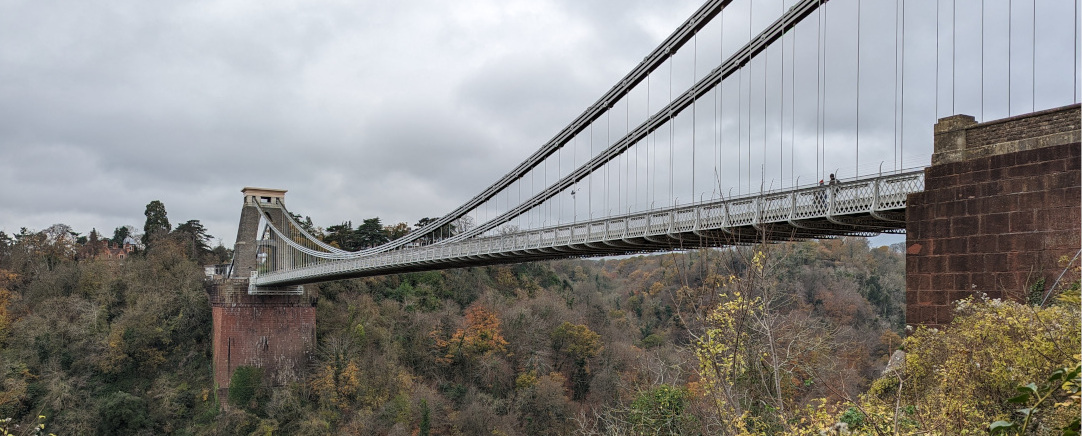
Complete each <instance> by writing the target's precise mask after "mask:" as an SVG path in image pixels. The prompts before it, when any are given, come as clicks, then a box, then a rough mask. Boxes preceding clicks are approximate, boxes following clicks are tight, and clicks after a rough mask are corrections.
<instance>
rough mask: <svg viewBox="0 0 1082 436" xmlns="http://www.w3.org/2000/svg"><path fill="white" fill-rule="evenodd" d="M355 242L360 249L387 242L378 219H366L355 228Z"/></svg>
mask: <svg viewBox="0 0 1082 436" xmlns="http://www.w3.org/2000/svg"><path fill="white" fill-rule="evenodd" d="M357 241H358V242H359V243H360V244H361V246H362V247H365V248H371V247H375V246H377V245H382V244H385V243H386V242H387V235H386V234H384V233H383V224H380V222H379V218H378V217H376V218H368V219H366V220H364V222H363V223H361V225H359V226H357Z"/></svg>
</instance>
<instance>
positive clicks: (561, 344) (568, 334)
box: [552, 321, 601, 401]
mask: <svg viewBox="0 0 1082 436" xmlns="http://www.w3.org/2000/svg"><path fill="white" fill-rule="evenodd" d="M552 349H553V350H555V351H556V353H557V354H558V355H560V356H563V359H561V360H562V361H570V362H571V364H572V374H571V387H572V390H571V392H572V398H573V399H574V400H576V401H581V400H583V399H585V398H586V393H587V392H588V391H589V389H590V365H589V360H590V359H591V358H594V357H597V354H598V353H600V352H601V335H598V334H597V333H595V332H594V331H593V330H590V328H589V327H586V326H585V325H582V324H572V323H570V322H568V321H564V323H563V324H561V325H560V326H559V327H557V328H556V330H553V331H552ZM562 366H564V365H562V364H558V365H557V368H560V367H562Z"/></svg>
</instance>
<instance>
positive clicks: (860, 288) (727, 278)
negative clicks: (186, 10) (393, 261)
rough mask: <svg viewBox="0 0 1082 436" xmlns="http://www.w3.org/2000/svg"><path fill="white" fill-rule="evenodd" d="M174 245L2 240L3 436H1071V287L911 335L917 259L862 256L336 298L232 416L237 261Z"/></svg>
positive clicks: (831, 250)
mask: <svg viewBox="0 0 1082 436" xmlns="http://www.w3.org/2000/svg"><path fill="white" fill-rule="evenodd" d="M163 210H164V209H163ZM148 217H149V215H148ZM163 218H164V216H163ZM185 224H192V222H191V221H189V222H188V223H185ZM195 224H198V221H196V222H195ZM54 227H55V226H54ZM159 227H161V228H159V229H158V230H157V231H154V232H152V234H151V236H150V237H149V238H147V244H146V246H145V247H144V248H141V249H139V250H136V251H135V252H133V253H131V254H130V255H128V256H126V257H124V258H123V259H116V258H108V259H107V258H104V257H103V256H95V255H94V253H92V252H90V251H89V249H87V248H85V247H86V245H87V244H89V243H91V242H90V241H89V240H84V241H82V242H79V238H77V237H76V235H74V234H71V233H70V229H68V230H67V231H68V234H67V236H65V234H64V232H63V231H60V230H58V229H55V228H50V229H51V230H48V231H44V232H30V231H25V230H24V231H23V232H21V233H20V234H18V235H14V237H8V236H6V235H2V234H0V347H2V348H0V376H2V381H0V383H2V386H0V389H2V390H0V416H6V417H11V418H13V421H11V422H10V423H9V424H8V427H9V429H11V428H13V427H14V425H15V424H19V425H20V426H21V427H20V428H23V429H29V428H32V427H34V426H36V425H38V424H39V423H43V424H44V425H45V426H46V431H47V432H52V433H56V434H148V435H149V434H160V433H170V434H229V435H232V434H388V435H437V434H439V435H457V434H461V435H479V434H503V435H564V434H585V435H630V434H649V435H654V434H690V435H696V434H820V432H821V431H829V432H832V433H831V434H835V433H838V434H840V433H841V432H843V431H851V432H854V433H857V434H896V433H897V434H914V433H919V432H930V433H931V434H963V433H972V434H985V433H987V431H988V430H987V429H988V427H989V425H990V424H992V423H993V422H994V421H1002V422H1003V424H1000V426H1001V427H1003V428H1004V429H1006V431H1008V432H1009V431H1017V429H1018V428H1019V427H1021V426H1022V425H1027V426H1028V427H1027V429H1028V430H1033V429H1037V431H1038V432H1040V434H1059V432H1060V430H1059V428H1061V427H1063V426H1065V425H1068V424H1070V421H1071V420H1072V418H1076V417H1077V415H1078V395H1077V371H1075V372H1074V373H1073V375H1071V374H1070V371H1071V369H1073V368H1076V367H1077V364H1078V359H1079V357H1078V355H1079V343H1080V340H1082V339H1080V337H1079V331H1080V326H1079V307H1078V306H1079V303H1078V299H1077V281H1074V282H1073V283H1069V284H1068V285H1067V286H1066V288H1067V292H1066V293H1065V294H1064V295H1066V297H1065V298H1060V299H1057V300H1056V303H1055V304H1051V305H1049V307H1045V308H1040V307H1033V306H1026V305H1021V304H1016V303H1007V302H999V301H984V300H980V299H977V300H970V301H968V302H966V303H965V304H963V305H961V306H960V307H959V309H958V310H959V312H958V313H959V316H958V318H957V319H956V321H955V323H954V325H952V326H950V327H949V328H945V329H943V330H930V329H918V330H916V331H909V332H907V331H906V330H905V326H904V309H905V308H904V255H903V254H902V253H900V250H898V249H897V248H895V249H891V248H887V247H877V248H872V247H869V246H868V243H867V241H866V240H864V239H860V238H846V239H838V240H826V241H810V242H798V243H786V244H773V245H765V246H756V247H739V248H733V249H710V250H697V251H692V252H677V253H669V254H658V255H652V256H635V257H627V258H618V259H604V260H564V261H552V262H538V263H528V264H518V265H509V266H495V267H484V268H466V269H454V270H446V271H436V272H424V273H412V274H402V275H392V276H383V277H374V278H366V279H355V280H345V281H338V282H331V283H324V284H321V285H319V286H318V295H319V297H318V300H317V320H318V322H317V339H318V344H319V345H318V350H317V353H316V356H315V358H314V361H313V363H312V365H311V366H310V367H309V368H304V369H303V370H301V371H298V372H297V373H296V374H293V375H292V376H290V375H288V374H287V375H286V376H285V377H280V378H279V379H278V380H265V379H264V378H263V376H262V373H261V371H259V370H258V368H246V367H242V368H241V369H239V370H238V371H237V374H236V375H234V378H233V381H232V383H233V386H234V389H233V390H232V391H231V393H230V396H229V398H217V397H216V396H215V394H214V389H213V381H212V377H211V374H212V372H211V343H210V341H211V336H210V331H211V318H210V307H209V303H208V302H207V297H206V294H205V291H204V277H203V269H202V265H203V264H205V263H215V262H219V261H221V260H223V259H228V253H227V251H226V250H224V249H217V250H211V249H210V248H209V247H207V246H206V244H205V242H206V240H208V239H209V238H207V237H206V235H205V232H203V233H200V232H199V231H192V226H191V225H189V226H188V230H186V231H180V228H178V229H170V227H169V225H168V222H167V221H166V222H165V223H164V225H159ZM200 228H201V227H200ZM61 230H62V229H61ZM118 230H119V229H118ZM196 230H198V229H196ZM95 233H96V232H95ZM193 235H194V236H193ZM114 236H116V235H114ZM96 238H97V236H96V235H95V236H94V237H93V238H92V239H96ZM1072 274H1076V273H1074V272H1072ZM1072 286H1073V290H1072V289H1071V287H1072ZM902 349H904V350H905V351H907V352H908V354H907V357H906V359H904V361H903V362H901V363H899V364H895V365H892V368H893V369H892V370H891V371H888V372H887V373H886V375H883V369H884V368H885V367H886V366H887V363H888V359H890V357H891V355H892V354H894V353H895V351H897V350H902ZM1060 368H1067V371H1065V372H1063V373H1061V374H1062V376H1061V377H1060V378H1059V379H1057V380H1058V381H1052V382H1049V381H1048V380H1049V377H1050V376H1051V375H1053V373H1054V371H1056V370H1057V369H1060ZM1063 381H1068V383H1063ZM1031 382H1032V383H1035V384H1034V385H1033V394H1031V395H1030V396H1027V397H1026V398H1024V399H1021V400H1019V399H1018V398H1017V397H1018V396H1019V392H1022V391H1019V390H1018V387H1019V386H1026V385H1027V384H1029V383H1031ZM1072 383H1073V385H1072ZM1072 386H1073V388H1072ZM1071 389H1074V390H1073V391H1072V390H1071ZM1042 395H1043V396H1044V398H1045V400H1041V401H1043V402H1042V403H1038V400H1040V398H1041V396H1042ZM1012 397H1015V400H1016V402H1015V403H1012V402H1009V401H1008V400H1009V399H1011V398H1012ZM1034 405H1036V406H1037V407H1031V406H1034ZM1024 407H1029V408H1030V415H1031V418H1032V419H1030V420H1029V422H1026V420H1025V418H1026V417H1025V416H1024V415H1023V414H1021V413H1019V412H1016V411H1015V410H1016V409H1021V408H1024ZM39 416H44V418H39ZM1075 422H1077V421H1075ZM1009 423H1015V426H1014V427H1010V426H1009ZM1075 425H1077V424H1075ZM926 434H927V433H926Z"/></svg>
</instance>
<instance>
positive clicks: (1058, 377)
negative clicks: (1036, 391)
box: [1048, 368, 1066, 382]
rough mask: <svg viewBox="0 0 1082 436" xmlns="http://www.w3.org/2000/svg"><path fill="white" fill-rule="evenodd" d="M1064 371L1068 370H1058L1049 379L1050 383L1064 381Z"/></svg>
mask: <svg viewBox="0 0 1082 436" xmlns="http://www.w3.org/2000/svg"><path fill="white" fill-rule="evenodd" d="M1064 369H1066V368H1060V369H1057V370H1056V371H1055V372H1053V373H1052V375H1051V376H1049V377H1048V381H1049V382H1055V381H1059V380H1061V379H1063V370H1064Z"/></svg>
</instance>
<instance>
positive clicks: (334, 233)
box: [323, 221, 360, 251]
mask: <svg viewBox="0 0 1082 436" xmlns="http://www.w3.org/2000/svg"><path fill="white" fill-rule="evenodd" d="M323 242H326V243H328V244H331V245H335V246H337V247H338V248H341V249H343V250H346V251H357V249H358V248H360V245H359V244H358V243H357V237H356V234H354V232H353V222H352V221H346V222H344V223H342V224H338V225H333V226H330V227H327V235H326V236H324V237H323Z"/></svg>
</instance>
